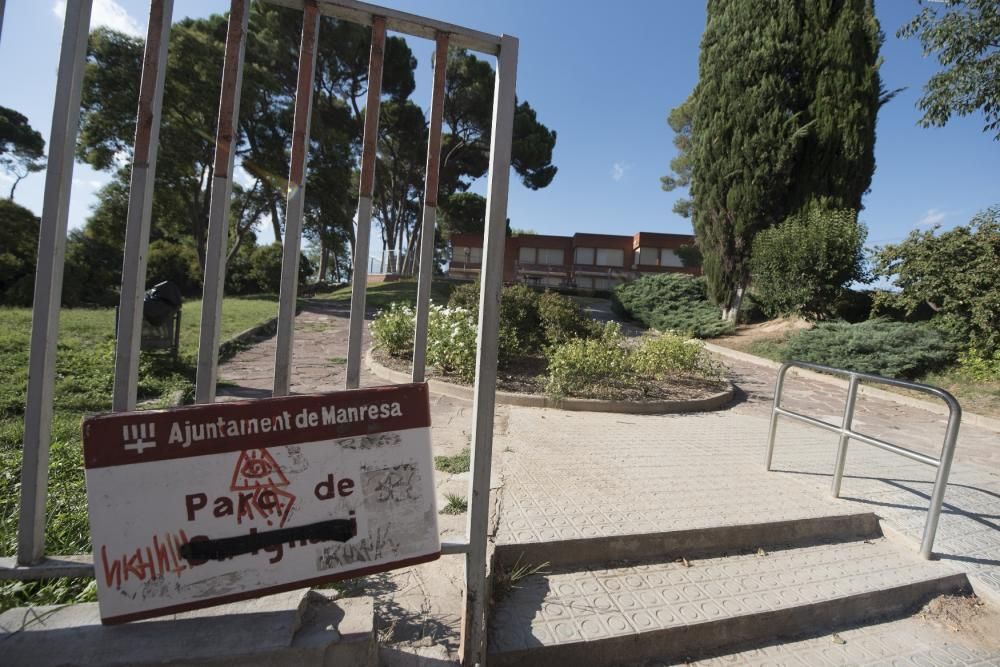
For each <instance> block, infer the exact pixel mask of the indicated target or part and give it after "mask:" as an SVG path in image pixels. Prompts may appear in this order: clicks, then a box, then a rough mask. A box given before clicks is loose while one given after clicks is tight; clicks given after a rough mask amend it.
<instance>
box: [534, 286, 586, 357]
mask: <svg viewBox="0 0 1000 667" xmlns="http://www.w3.org/2000/svg"><path fill="white" fill-rule="evenodd" d="M538 319H539V320H540V321H541V325H542V332H543V334H544V336H545V342H546V344H548V345H559V344H561V343H565V342H566V341H569V340H572V339H574V338H587V337H589V336H590V335H591V333H592V331H593V327H592V326H591V320H590V319H589V318H588V317H587V316H586V315H584V314H583V309H581V308H580V305H579V304H578V303H577V302H576V301H574V300H573V299H570V298H567V297H565V296H562V295H561V294H557V293H556V292H550V291H549V290H546V291H545V292H543V293H542V295H541V296H540V297H538Z"/></svg>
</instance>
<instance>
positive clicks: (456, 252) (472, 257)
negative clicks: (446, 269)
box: [451, 245, 483, 264]
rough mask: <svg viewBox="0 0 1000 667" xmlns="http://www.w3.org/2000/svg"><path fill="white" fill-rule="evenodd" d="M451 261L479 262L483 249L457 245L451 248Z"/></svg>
mask: <svg viewBox="0 0 1000 667" xmlns="http://www.w3.org/2000/svg"><path fill="white" fill-rule="evenodd" d="M451 261H452V262H458V263H460V264H464V263H468V264H480V263H482V261H483V249H482V248H469V247H466V246H460V245H457V246H455V247H454V248H452V251H451Z"/></svg>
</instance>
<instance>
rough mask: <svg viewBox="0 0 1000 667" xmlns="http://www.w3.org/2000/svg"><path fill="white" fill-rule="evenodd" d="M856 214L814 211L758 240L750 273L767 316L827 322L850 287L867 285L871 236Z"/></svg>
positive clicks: (762, 233)
mask: <svg viewBox="0 0 1000 667" xmlns="http://www.w3.org/2000/svg"><path fill="white" fill-rule="evenodd" d="M857 218H858V216H857V213H856V212H855V211H829V210H824V209H822V208H820V207H818V206H812V207H810V208H809V209H808V210H806V211H805V212H803V213H801V214H798V215H793V216H791V217H789V218H788V219H786V220H785V221H784V222H782V223H781V224H779V225H777V226H775V227H771V228H770V229H765V230H762V231H760V232H758V234H757V235H756V236H755V237H754V240H753V250H752V252H751V261H750V270H751V274H752V276H753V288H754V295H755V298H756V299H757V301H758V302H759V303H760V304H761V306H762V307H763V308H764V312H766V313H767V314H768V315H770V316H772V317H775V316H778V315H802V316H804V317H808V318H810V319H826V318H827V317H829V316H830V315H831V314H833V308H834V303H835V302H836V300H837V298H838V297H839V296H840V295H841V294H842V293H843V291H844V290H845V289H846V288H847V286H848V285H849V284H851V283H852V282H856V281H864V280H866V278H867V276H866V274H865V270H864V244H865V238H867V236H868V230H867V229H866V228H865V226H864V225H863V224H861V223H859V222H858V219H857Z"/></svg>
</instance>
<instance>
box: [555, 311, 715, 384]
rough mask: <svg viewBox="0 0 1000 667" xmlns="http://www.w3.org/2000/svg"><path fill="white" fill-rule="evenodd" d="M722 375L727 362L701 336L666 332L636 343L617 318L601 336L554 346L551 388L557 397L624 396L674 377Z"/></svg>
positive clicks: (710, 378)
mask: <svg viewBox="0 0 1000 667" xmlns="http://www.w3.org/2000/svg"><path fill="white" fill-rule="evenodd" d="M722 376H723V374H722V367H721V366H720V365H719V364H718V363H716V362H714V361H713V360H712V359H711V357H709V355H708V354H707V353H706V352H705V350H704V348H703V346H702V344H701V343H699V342H697V341H691V340H689V339H687V338H685V337H683V336H680V335H677V334H664V335H661V336H657V337H648V338H645V339H643V340H642V341H641V342H640V343H639V344H638V345H631V344H629V342H628V341H627V340H626V339H625V338H624V336H622V333H621V329H620V328H619V326H618V325H617V324H616V323H608V324H606V325H605V326H604V327H603V330H602V331H601V334H600V336H599V337H597V338H590V339H586V338H574V339H571V340H569V341H568V342H566V343H563V344H561V345H556V346H553V347H552V348H550V350H549V379H548V384H547V385H546V392H547V393H548V394H549V395H551V396H553V397H562V396H581V397H585V398H605V399H621V398H625V397H629V396H634V395H636V394H639V395H647V394H648V393H650V388H651V386H652V385H654V384H656V383H658V382H662V381H663V380H665V379H667V378H671V377H675V378H676V377H688V378H701V379H706V380H719V379H721V378H722Z"/></svg>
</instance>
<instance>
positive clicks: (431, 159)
mask: <svg viewBox="0 0 1000 667" xmlns="http://www.w3.org/2000/svg"><path fill="white" fill-rule="evenodd" d="M436 42H437V46H436V47H435V49H434V84H433V86H432V89H431V118H430V131H429V133H428V135H427V167H426V169H425V170H424V171H425V173H424V218H423V221H422V223H421V225H420V274H419V276H418V278H417V315H416V323H415V326H414V332H413V376H412V377H413V381H414V382H423V381H424V370H425V368H426V364H427V320H428V316H429V315H430V306H431V278H432V276H433V275H434V227H435V225H436V224H437V198H438V171H439V168H440V163H441V122H442V120H443V118H444V83H445V76H446V74H447V70H448V35H447V34H445V33H440V32H439V33H438V34H437V38H436Z"/></svg>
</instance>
